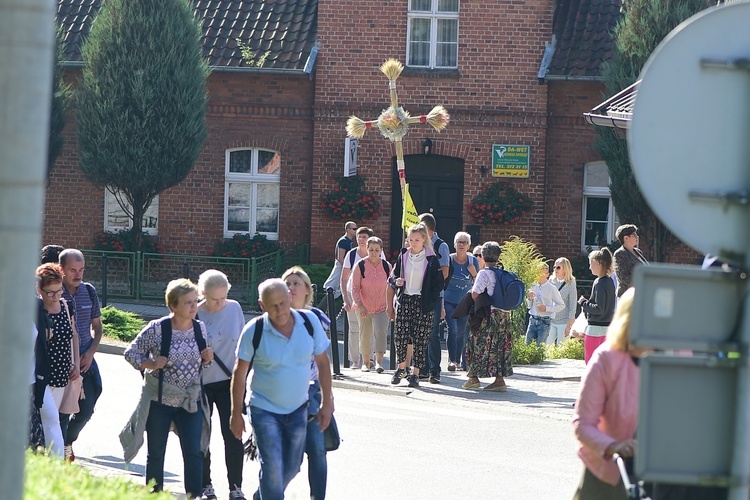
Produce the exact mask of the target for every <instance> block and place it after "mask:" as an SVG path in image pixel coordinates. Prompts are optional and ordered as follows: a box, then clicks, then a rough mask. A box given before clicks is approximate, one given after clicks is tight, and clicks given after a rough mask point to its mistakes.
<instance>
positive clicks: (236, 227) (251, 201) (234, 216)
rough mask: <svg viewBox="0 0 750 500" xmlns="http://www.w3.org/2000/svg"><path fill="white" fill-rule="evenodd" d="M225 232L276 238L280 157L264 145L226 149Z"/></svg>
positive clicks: (277, 231)
mask: <svg viewBox="0 0 750 500" xmlns="http://www.w3.org/2000/svg"><path fill="white" fill-rule="evenodd" d="M225 177H226V182H225V190H224V191H225V196H224V236H225V237H227V238H231V237H232V236H233V235H234V234H235V233H249V234H251V235H254V234H256V233H261V234H264V235H266V236H267V237H268V239H270V240H276V239H278V238H279V185H280V182H281V157H280V156H279V153H278V152H276V151H269V150H266V149H258V148H252V149H228V150H227V151H226V174H225Z"/></svg>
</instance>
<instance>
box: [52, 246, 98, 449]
mask: <svg viewBox="0 0 750 500" xmlns="http://www.w3.org/2000/svg"><path fill="white" fill-rule="evenodd" d="M85 266H86V261H85V260H84V258H83V253H81V251H80V250H76V249H75V248H68V249H66V250H63V251H62V252H61V253H60V267H62V269H63V298H64V299H65V300H67V301H70V302H72V303H73V305H74V306H75V322H76V329H77V330H78V337H79V342H80V343H79V345H80V351H81V376H82V377H83V395H84V397H83V399H81V400H80V401H79V402H78V405H79V408H80V410H79V411H78V413H75V414H73V415H71V416H70V420H69V421H68V419H67V415H63V414H60V427H62V429H63V437H64V438H65V460H68V461H70V462H72V461H73V460H75V454H74V453H73V443H75V441H76V439H78V435H79V434H80V433H81V430H83V428H84V426H85V425H86V424H87V423H88V421H89V420H90V419H91V416H92V415H93V414H94V407H95V406H96V401H97V400H98V399H99V396H100V395H101V393H102V377H101V375H100V374H99V366H98V365H97V364H96V360H95V359H94V354H96V351H97V349H98V348H99V342H101V340H102V334H103V333H104V329H103V327H102V318H101V316H102V312H101V310H100V308H99V296H98V295H97V293H96V288H94V285H92V284H91V283H87V282H85V281H83V272H84V270H85Z"/></svg>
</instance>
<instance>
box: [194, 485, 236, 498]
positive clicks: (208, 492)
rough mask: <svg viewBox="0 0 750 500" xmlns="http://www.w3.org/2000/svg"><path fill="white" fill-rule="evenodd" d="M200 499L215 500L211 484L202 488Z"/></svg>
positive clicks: (214, 492)
mask: <svg viewBox="0 0 750 500" xmlns="http://www.w3.org/2000/svg"><path fill="white" fill-rule="evenodd" d="M201 498H204V499H205V500H216V491H214V486H213V485H212V484H209V485H208V486H205V487H204V488H203V493H202V495H201ZM229 498H232V496H231V495H230V496H229Z"/></svg>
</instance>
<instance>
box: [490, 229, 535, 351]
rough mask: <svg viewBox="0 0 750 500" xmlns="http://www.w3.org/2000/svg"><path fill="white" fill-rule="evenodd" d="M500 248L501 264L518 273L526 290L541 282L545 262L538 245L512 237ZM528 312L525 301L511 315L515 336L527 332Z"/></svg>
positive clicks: (504, 267) (506, 268)
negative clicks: (540, 269)
mask: <svg viewBox="0 0 750 500" xmlns="http://www.w3.org/2000/svg"><path fill="white" fill-rule="evenodd" d="M500 248H501V249H502V253H501V254H500V263H501V264H502V265H503V269H505V270H507V271H510V272H513V273H516V274H517V275H518V277H519V278H520V279H521V281H523V283H524V285H526V290H528V289H529V288H531V286H532V285H533V284H534V283H536V282H537V281H538V280H539V266H540V265H541V264H542V263H544V260H545V259H544V256H543V255H542V254H541V253H539V250H538V249H537V248H536V245H534V244H533V243H531V242H529V241H525V240H522V239H521V238H519V237H518V236H511V237H510V239H509V240H508V241H506V242H505V243H503V244H502V245H501V246H500ZM527 310H528V308H527V307H526V302H525V301H524V302H523V303H522V304H521V306H520V307H519V308H518V309H515V310H514V311H512V312H511V313H510V320H511V323H512V325H513V333H514V334H522V333H523V332H524V331H525V327H526V311H527ZM524 364H525V363H524Z"/></svg>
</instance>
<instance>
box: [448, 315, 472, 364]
mask: <svg viewBox="0 0 750 500" xmlns="http://www.w3.org/2000/svg"><path fill="white" fill-rule="evenodd" d="M457 306H458V304H452V303H450V302H446V303H445V322H446V323H447V324H448V341H447V344H448V360H450V361H452V362H454V363H456V364H457V365H458V364H460V363H461V360H462V359H463V363H464V366H465V365H466V354H465V352H464V351H465V348H466V330H467V325H468V324H469V317H468V316H464V317H463V318H457V319H453V318H451V316H453V311H455V310H456V307H457Z"/></svg>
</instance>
